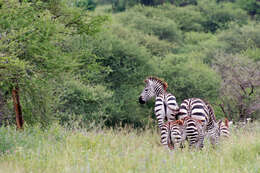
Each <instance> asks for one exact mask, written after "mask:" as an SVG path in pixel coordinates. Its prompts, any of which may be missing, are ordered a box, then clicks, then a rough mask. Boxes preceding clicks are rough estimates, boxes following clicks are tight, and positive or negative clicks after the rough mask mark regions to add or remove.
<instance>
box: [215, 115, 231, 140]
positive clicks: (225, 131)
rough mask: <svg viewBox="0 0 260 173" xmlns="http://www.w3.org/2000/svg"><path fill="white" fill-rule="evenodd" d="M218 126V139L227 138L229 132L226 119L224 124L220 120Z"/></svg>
mask: <svg viewBox="0 0 260 173" xmlns="http://www.w3.org/2000/svg"><path fill="white" fill-rule="evenodd" d="M218 126H219V131H220V137H224V138H229V137H230V132H229V121H228V119H225V121H224V122H223V121H222V120H220V121H219V122H218Z"/></svg>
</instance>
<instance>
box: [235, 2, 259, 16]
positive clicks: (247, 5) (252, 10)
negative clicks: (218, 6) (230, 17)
mask: <svg viewBox="0 0 260 173" xmlns="http://www.w3.org/2000/svg"><path fill="white" fill-rule="evenodd" d="M236 3H237V4H238V6H239V7H241V8H242V9H244V10H246V11H247V12H248V13H249V14H250V15H252V16H255V17H256V18H257V19H260V2H259V1H258V0H237V2H236Z"/></svg>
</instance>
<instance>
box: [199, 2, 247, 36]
mask: <svg viewBox="0 0 260 173" xmlns="http://www.w3.org/2000/svg"><path fill="white" fill-rule="evenodd" d="M198 6H199V8H200V10H201V12H202V15H203V16H205V19H206V20H205V21H204V22H203V24H202V25H203V27H204V30H205V31H206V32H209V31H210V32H216V31H217V30H218V29H226V28H228V26H229V23H230V22H236V23H238V24H245V23H246V22H247V18H248V17H247V15H246V12H245V11H244V10H241V9H240V8H237V7H236V6H234V5H233V4H232V3H221V4H217V3H215V2H214V1H207V2H206V1H205V0H202V1H200V3H199V5H198Z"/></svg>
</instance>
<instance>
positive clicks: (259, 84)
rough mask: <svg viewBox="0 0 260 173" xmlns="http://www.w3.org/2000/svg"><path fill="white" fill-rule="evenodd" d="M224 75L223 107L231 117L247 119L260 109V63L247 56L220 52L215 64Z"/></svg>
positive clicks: (221, 95)
mask: <svg viewBox="0 0 260 173" xmlns="http://www.w3.org/2000/svg"><path fill="white" fill-rule="evenodd" d="M215 67H216V69H217V71H218V72H219V73H220V75H221V76H222V86H221V89H220V100H221V103H220V104H219V106H220V107H221V109H222V111H223V112H224V114H226V116H227V117H229V118H230V119H235V120H240V121H245V120H246V118H249V117H252V116H253V113H255V112H257V111H258V110H260V64H259V63H255V62H252V61H251V60H249V59H247V58H246V57H238V56H234V55H227V54H219V55H218V56H217V61H216V64H215Z"/></svg>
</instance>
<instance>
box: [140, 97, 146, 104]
mask: <svg viewBox="0 0 260 173" xmlns="http://www.w3.org/2000/svg"><path fill="white" fill-rule="evenodd" d="M139 103H140V104H145V101H143V99H142V97H141V96H140V97H139Z"/></svg>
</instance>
